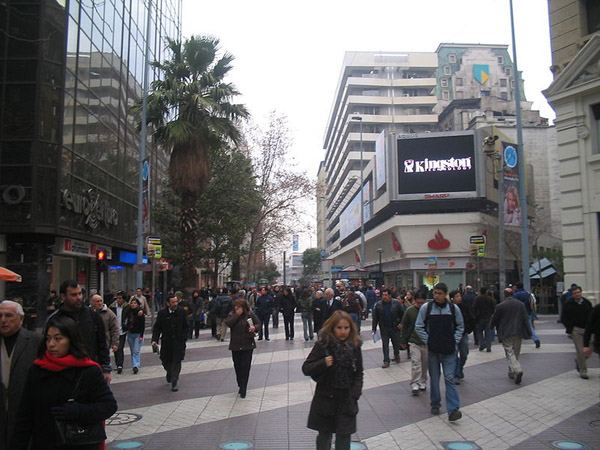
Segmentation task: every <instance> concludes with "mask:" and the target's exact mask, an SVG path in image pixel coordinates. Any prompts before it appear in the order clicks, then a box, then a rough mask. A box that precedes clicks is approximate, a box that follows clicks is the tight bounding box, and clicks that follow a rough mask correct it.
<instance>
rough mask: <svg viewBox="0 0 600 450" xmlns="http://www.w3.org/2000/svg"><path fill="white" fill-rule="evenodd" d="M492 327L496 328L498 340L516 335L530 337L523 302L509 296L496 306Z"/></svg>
mask: <svg viewBox="0 0 600 450" xmlns="http://www.w3.org/2000/svg"><path fill="white" fill-rule="evenodd" d="M491 326H492V327H496V328H497V329H498V340H499V341H500V342H502V339H504V338H509V337H512V336H518V337H520V338H521V339H531V327H530V326H529V320H528V315H527V310H526V309H525V305H524V304H523V302H521V301H519V300H517V299H515V298H512V297H509V298H507V299H505V300H504V301H502V302H501V303H500V304H499V305H498V306H496V311H495V312H494V315H493V316H492V325H491Z"/></svg>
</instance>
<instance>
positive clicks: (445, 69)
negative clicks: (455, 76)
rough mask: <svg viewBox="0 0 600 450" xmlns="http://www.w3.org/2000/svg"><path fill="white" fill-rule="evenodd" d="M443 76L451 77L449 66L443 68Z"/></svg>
mask: <svg viewBox="0 0 600 450" xmlns="http://www.w3.org/2000/svg"><path fill="white" fill-rule="evenodd" d="M444 75H452V69H450V66H444Z"/></svg>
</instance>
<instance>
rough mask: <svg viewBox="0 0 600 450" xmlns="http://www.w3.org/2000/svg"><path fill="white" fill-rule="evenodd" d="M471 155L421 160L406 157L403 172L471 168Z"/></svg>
mask: <svg viewBox="0 0 600 450" xmlns="http://www.w3.org/2000/svg"><path fill="white" fill-rule="evenodd" d="M472 168H473V165H472V161H471V157H470V156H469V157H466V158H450V159H429V158H425V159H423V160H421V161H415V160H414V159H407V160H405V161H404V173H417V172H446V171H449V170H471V169H472Z"/></svg>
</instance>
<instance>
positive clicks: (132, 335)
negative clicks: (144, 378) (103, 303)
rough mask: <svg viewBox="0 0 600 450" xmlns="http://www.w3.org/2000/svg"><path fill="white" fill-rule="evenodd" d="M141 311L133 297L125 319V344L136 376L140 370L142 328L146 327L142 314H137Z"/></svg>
mask: <svg viewBox="0 0 600 450" xmlns="http://www.w3.org/2000/svg"><path fill="white" fill-rule="evenodd" d="M140 311H142V309H141V305H140V302H139V301H138V300H137V299H136V298H135V297H134V298H132V299H131V301H130V302H129V316H128V317H127V322H126V326H127V342H128V343H129V350H130V351H131V365H132V366H133V373H134V374H137V373H138V372H139V370H140V352H141V350H142V343H143V342H144V328H145V326H146V318H145V316H144V314H139V312H140Z"/></svg>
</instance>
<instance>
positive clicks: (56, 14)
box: [0, 0, 181, 309]
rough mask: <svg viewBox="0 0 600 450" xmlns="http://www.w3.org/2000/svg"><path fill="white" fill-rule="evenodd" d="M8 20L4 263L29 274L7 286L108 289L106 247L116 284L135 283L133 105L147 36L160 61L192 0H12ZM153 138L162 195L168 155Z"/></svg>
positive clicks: (0, 246) (36, 291)
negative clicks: (185, 1)
mask: <svg viewBox="0 0 600 450" xmlns="http://www.w3.org/2000/svg"><path fill="white" fill-rule="evenodd" d="M148 4H151V5H152V10H151V14H150V17H151V23H150V30H151V32H150V35H149V36H147V35H146V30H147V21H148ZM0 20H1V22H0V124H1V135H0V189H1V190H2V195H0V198H1V199H2V200H0V265H2V266H7V267H9V268H11V269H13V270H14V271H16V272H18V273H20V274H21V275H22V277H23V283H21V284H7V285H6V286H5V292H0V298H3V297H4V296H6V298H12V297H21V298H23V300H24V303H25V305H26V306H38V307H40V309H43V302H44V300H45V298H46V296H47V295H48V291H49V290H50V289H51V288H52V289H58V287H59V284H60V282H61V281H63V280H66V279H76V280H78V281H79V283H80V284H81V285H82V286H83V287H85V288H86V289H87V290H88V291H89V290H90V289H97V288H98V287H99V286H98V274H97V271H96V264H95V256H96V250H98V249H104V250H106V252H107V255H108V265H109V268H110V270H109V271H108V276H107V278H106V279H105V287H106V288H109V289H111V290H115V289H124V288H135V287H136V286H135V284H134V283H135V276H134V272H133V263H135V251H136V232H137V202H138V200H137V197H138V176H139V162H138V161H139V147H140V134H139V132H138V131H137V129H136V126H137V119H136V117H135V116H134V114H133V112H132V106H133V105H135V104H136V103H137V102H138V101H139V100H140V98H141V95H142V86H143V76H144V61H145V59H144V55H145V49H146V41H147V39H148V40H149V49H150V54H149V59H150V61H155V60H162V59H164V57H165V56H166V55H165V48H166V45H165V44H166V38H167V37H171V38H175V39H179V38H180V37H181V0H153V1H152V2H148V1H145V2H144V1H142V0H104V1H102V2H97V1H83V0H82V1H78V0H70V1H65V0H38V1H28V2H23V1H16V0H7V1H6V2H2V4H0ZM156 76H157V74H156V73H155V72H153V69H151V71H150V80H152V79H154V78H155V77H156ZM148 145H149V153H148V154H149V163H150V165H149V167H150V180H151V188H150V192H151V198H152V197H153V196H152V194H153V193H156V190H157V188H158V186H159V184H160V179H161V177H163V176H164V175H163V174H164V172H165V171H164V168H165V165H166V160H165V156H164V153H163V152H161V151H158V149H156V148H154V147H152V145H151V144H150V140H148ZM0 284H2V283H0Z"/></svg>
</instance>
